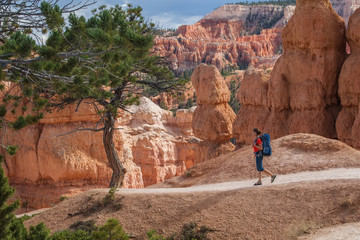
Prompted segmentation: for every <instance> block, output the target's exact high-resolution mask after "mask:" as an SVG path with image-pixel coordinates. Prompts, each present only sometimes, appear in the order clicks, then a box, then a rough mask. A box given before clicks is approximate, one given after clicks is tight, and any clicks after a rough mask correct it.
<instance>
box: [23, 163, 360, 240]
mask: <svg viewBox="0 0 360 240" xmlns="http://www.w3.org/2000/svg"><path fill="white" fill-rule="evenodd" d="M342 179H344V180H356V179H359V180H360V168H335V169H329V170H324V171H310V172H300V173H294V174H288V175H278V176H277V178H276V180H275V182H274V183H270V177H265V178H263V185H262V186H253V184H254V183H255V181H256V179H251V180H244V181H232V182H224V183H216V184H207V185H195V186H191V187H185V188H144V189H118V191H117V194H122V195H124V194H129V195H133V194H172V193H173V194H188V193H196V192H222V191H232V190H245V189H250V188H267V187H271V186H276V185H278V186H280V185H285V184H292V183H300V182H303V183H311V182H316V181H328V180H342ZM91 191H92V190H91ZM94 191H96V192H99V191H100V192H108V191H109V189H106V188H105V189H94ZM41 211H46V209H39V210H37V211H34V212H29V213H26V215H29V216H31V215H33V214H35V213H40V212H41ZM22 215H23V214H22ZM22 215H18V217H20V216H22ZM359 236H360V223H352V224H344V225H340V226H334V227H330V228H324V229H321V230H320V231H318V232H315V233H312V234H310V235H307V236H303V237H302V238H300V239H301V240H323V239H324V240H325V239H326V240H345V239H352V240H360V237H359Z"/></svg>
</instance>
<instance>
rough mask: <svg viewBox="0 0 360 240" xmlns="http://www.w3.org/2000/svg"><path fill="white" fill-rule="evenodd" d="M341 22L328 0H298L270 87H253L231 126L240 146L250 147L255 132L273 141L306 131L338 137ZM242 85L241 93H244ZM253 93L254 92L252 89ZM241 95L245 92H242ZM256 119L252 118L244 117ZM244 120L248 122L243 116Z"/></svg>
mask: <svg viewBox="0 0 360 240" xmlns="http://www.w3.org/2000/svg"><path fill="white" fill-rule="evenodd" d="M344 36H345V23H344V21H343V19H342V18H341V17H339V15H337V14H336V12H335V11H334V10H333V8H332V7H331V4H330V2H329V0H311V1H309V0H298V1H297V3H296V10H295V14H294V15H293V17H292V18H291V19H290V21H289V23H288V24H287V25H286V27H285V28H284V30H283V33H282V40H283V48H284V54H283V55H282V56H281V57H280V58H279V59H278V61H277V62H276V64H275V67H274V69H273V71H272V73H271V78H270V80H269V81H268V84H266V83H265V82H264V83H263V82H261V83H260V81H258V83H254V85H253V88H254V89H255V90H257V91H256V92H253V94H254V95H255V96H259V95H262V96H259V97H255V99H257V100H256V101H255V99H251V97H250V95H251V94H250V93H247V94H246V96H244V97H240V98H241V99H243V100H245V103H242V104H244V105H245V106H246V107H244V108H242V109H241V110H240V112H239V114H238V117H237V119H236V121H235V123H234V134H235V135H236V136H237V138H238V140H240V142H247V143H249V142H251V140H252V139H251V129H252V128H253V127H258V128H260V129H264V130H265V131H267V132H269V133H271V135H272V137H274V138H278V137H280V136H284V135H288V134H292V133H298V132H304V133H315V134H318V135H322V136H325V137H331V138H334V137H336V132H335V127H334V126H335V120H336V117H337V114H338V112H339V110H340V109H339V101H338V99H337V77H338V75H339V72H340V69H341V66H342V64H343V61H344V59H345V38H344ZM245 86H246V85H244V84H243V85H242V86H241V88H245ZM254 89H253V90H254ZM240 91H241V92H244V91H243V90H240ZM254 113H258V114H256V119H252V118H250V117H248V116H249V115H250V114H254ZM244 116H247V117H244Z"/></svg>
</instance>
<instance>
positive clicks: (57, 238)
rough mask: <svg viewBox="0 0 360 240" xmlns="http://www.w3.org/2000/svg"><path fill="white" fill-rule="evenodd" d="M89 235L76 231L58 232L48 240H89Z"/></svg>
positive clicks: (85, 232)
mask: <svg viewBox="0 0 360 240" xmlns="http://www.w3.org/2000/svg"><path fill="white" fill-rule="evenodd" d="M91 239H92V238H91V233H89V232H87V231H83V230H77V231H74V232H72V231H69V230H65V231H60V232H56V233H54V234H53V235H52V236H51V238H50V240H91Z"/></svg>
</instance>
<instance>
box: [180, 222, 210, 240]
mask: <svg viewBox="0 0 360 240" xmlns="http://www.w3.org/2000/svg"><path fill="white" fill-rule="evenodd" d="M213 231H214V230H212V229H210V228H207V227H205V226H200V227H199V226H198V224H197V223H195V222H190V223H189V224H185V225H184V226H183V227H182V231H181V233H180V236H179V239H181V240H208V239H209V238H208V237H207V234H208V233H209V232H213Z"/></svg>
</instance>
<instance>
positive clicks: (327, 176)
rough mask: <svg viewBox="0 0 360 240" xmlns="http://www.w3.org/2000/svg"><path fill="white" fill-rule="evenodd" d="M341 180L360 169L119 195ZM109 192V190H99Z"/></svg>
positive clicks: (359, 176) (357, 175) (359, 172)
mask: <svg viewBox="0 0 360 240" xmlns="http://www.w3.org/2000/svg"><path fill="white" fill-rule="evenodd" d="M339 179H360V168H335V169H329V170H325V171H313V172H300V173H294V174H288V175H278V176H277V177H276V180H275V182H273V183H270V177H264V178H263V180H262V182H263V185H261V186H253V184H254V183H255V182H256V179H252V180H244V181H234V182H224V183H215V184H206V185H196V186H191V187H185V188H143V189H133V188H131V189H130V188H128V189H118V192H117V193H118V194H120V193H121V194H164V193H166V194H168V193H193V192H215V191H231V190H236V189H248V188H252V187H257V188H259V187H266V186H272V185H280V184H289V183H296V182H311V181H327V180H339ZM98 190H100V191H104V192H108V191H109V189H106V188H105V189H98Z"/></svg>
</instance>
